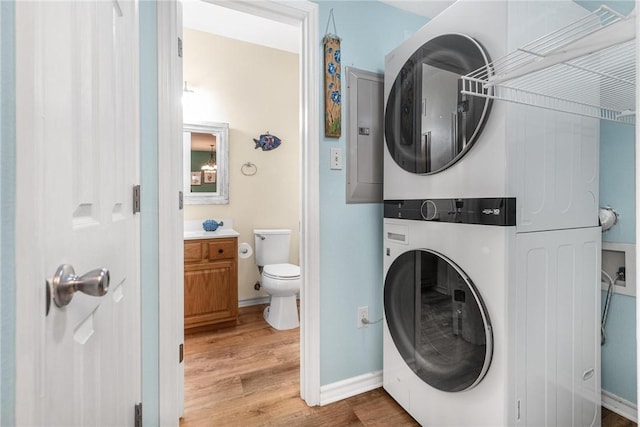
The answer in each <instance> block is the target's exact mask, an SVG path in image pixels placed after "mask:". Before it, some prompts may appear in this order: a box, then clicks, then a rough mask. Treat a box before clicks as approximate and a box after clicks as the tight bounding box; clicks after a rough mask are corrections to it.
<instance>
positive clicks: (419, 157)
mask: <svg viewBox="0 0 640 427" xmlns="http://www.w3.org/2000/svg"><path fill="white" fill-rule="evenodd" d="M489 62H490V60H489V56H488V55H487V54H486V53H485V51H484V49H483V48H482V46H481V45H480V44H479V43H478V42H477V41H475V40H474V39H473V38H471V37H469V36H465V35H463V34H445V35H442V36H439V37H436V38H434V39H431V40H429V41H428V42H427V43H425V44H424V45H422V47H420V48H419V49H418V50H417V51H416V52H415V53H414V54H413V55H412V56H411V57H410V58H409V59H408V60H407V62H406V63H405V64H404V66H403V67H402V69H401V70H400V72H399V73H398V76H397V77H396V80H395V82H394V83H393V86H392V88H391V92H390V93H389V98H388V100H387V107H386V112H385V138H386V140H387V147H388V149H389V153H390V154H391V157H393V159H394V160H395V161H396V163H397V164H398V165H399V166H400V167H401V168H403V169H405V170H407V171H409V172H412V173H416V174H432V173H437V172H440V171H442V170H444V169H446V168H448V167H449V166H451V165H453V164H454V163H455V162H457V161H458V160H459V159H460V158H461V157H462V156H464V155H465V153H466V152H467V151H468V150H469V149H470V148H471V146H472V145H473V143H474V142H475V141H476V140H477V138H478V136H479V135H480V132H481V131H482V128H483V126H484V123H485V121H486V119H487V116H488V113H489V110H490V107H491V100H490V99H488V98H480V97H477V96H467V95H462V94H461V93H460V90H461V89H462V83H461V80H460V76H462V75H465V74H468V73H470V72H471V71H475V70H477V69H478V68H481V67H485V66H488V64H489Z"/></svg>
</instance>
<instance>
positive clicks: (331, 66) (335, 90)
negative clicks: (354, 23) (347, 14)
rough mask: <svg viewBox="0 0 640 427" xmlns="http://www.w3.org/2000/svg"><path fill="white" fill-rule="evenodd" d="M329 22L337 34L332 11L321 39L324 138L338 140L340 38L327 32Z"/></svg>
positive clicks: (339, 126)
mask: <svg viewBox="0 0 640 427" xmlns="http://www.w3.org/2000/svg"><path fill="white" fill-rule="evenodd" d="M331 21H333V31H334V32H337V31H336V22H335V19H334V17H333V9H331V11H330V12H329V20H328V21H327V29H326V30H325V35H324V38H323V39H322V43H323V45H324V136H326V137H330V138H339V137H340V131H341V123H340V119H341V116H342V107H341V101H342V99H341V98H342V96H341V93H340V92H341V91H340V37H338V36H337V35H336V34H330V33H329V32H328V30H329V22H331Z"/></svg>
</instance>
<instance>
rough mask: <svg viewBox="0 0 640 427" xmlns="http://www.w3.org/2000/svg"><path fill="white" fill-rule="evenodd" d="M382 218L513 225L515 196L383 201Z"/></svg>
mask: <svg viewBox="0 0 640 427" xmlns="http://www.w3.org/2000/svg"><path fill="white" fill-rule="evenodd" d="M384 217H385V218H398V219H411V220H416V221H438V222H453V223H460V224H481V225H499V226H514V225H516V199H515V197H500V198H491V197H487V198H478V199H411V200H385V201H384Z"/></svg>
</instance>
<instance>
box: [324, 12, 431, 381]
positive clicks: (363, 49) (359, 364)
mask: <svg viewBox="0 0 640 427" xmlns="http://www.w3.org/2000/svg"><path fill="white" fill-rule="evenodd" d="M317 3H318V4H319V6H320V8H319V9H320V10H319V12H320V13H319V28H320V32H321V34H320V38H322V36H323V35H324V30H325V27H326V23H327V19H328V17H329V11H330V9H331V8H333V9H334V10H333V14H334V16H335V23H336V27H337V34H338V36H340V37H341V38H342V44H341V59H342V74H343V75H344V70H345V67H346V66H353V67H356V68H360V69H364V70H368V71H374V72H383V70H384V57H385V55H386V54H387V53H388V52H389V51H390V50H392V49H393V48H395V47H396V46H398V45H399V44H400V43H401V42H402V41H403V40H405V39H406V38H407V37H409V36H410V35H411V34H413V33H414V32H415V31H416V30H417V29H418V28H420V27H421V26H422V25H424V24H425V23H426V22H427V19H426V18H423V17H419V16H416V15H413V14H410V13H405V12H402V11H400V10H398V9H395V8H392V7H389V6H387V5H385V4H382V3H379V2H375V1H317ZM330 32H333V26H331V27H330ZM320 64H321V66H323V65H322V64H324V59H323V56H322V49H321V57H320ZM322 75H324V74H322ZM345 90H346V83H345V79H344V78H342V95H343V99H344V96H345ZM321 93H323V91H322V89H321ZM321 98H322V99H324V97H323V96H321ZM320 111H321V116H320V123H321V132H320V236H321V237H320V310H321V312H320V383H321V384H322V385H326V384H330V383H333V382H336V381H340V380H343V379H347V378H351V377H354V376H357V375H361V374H365V373H368V372H373V371H378V370H380V369H382V324H381V323H377V324H375V325H370V326H368V327H366V328H362V329H357V328H356V312H357V308H358V307H359V306H368V307H369V318H370V319H372V320H377V319H380V318H381V317H382V205H381V204H359V205H356V204H350V205H347V204H346V203H345V180H346V175H345V170H344V169H343V170H330V169H329V149H330V148H332V147H338V148H341V149H342V152H343V154H344V153H345V152H346V151H345V150H346V148H345V147H346V146H345V138H344V136H342V137H341V138H339V139H335V138H325V137H324V113H323V111H324V103H323V100H322V101H321V105H320ZM345 114H346V106H345V105H343V106H342V123H345ZM344 133H345V129H344V126H343V129H342V134H343V135H344Z"/></svg>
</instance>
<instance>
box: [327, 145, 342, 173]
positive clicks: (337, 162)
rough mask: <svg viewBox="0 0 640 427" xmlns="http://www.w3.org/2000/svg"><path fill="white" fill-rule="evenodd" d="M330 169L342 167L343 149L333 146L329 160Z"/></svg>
mask: <svg viewBox="0 0 640 427" xmlns="http://www.w3.org/2000/svg"><path fill="white" fill-rule="evenodd" d="M329 165H330V166H329V167H330V169H336V170H340V169H342V149H341V148H332V149H331V159H330V160H329Z"/></svg>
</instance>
